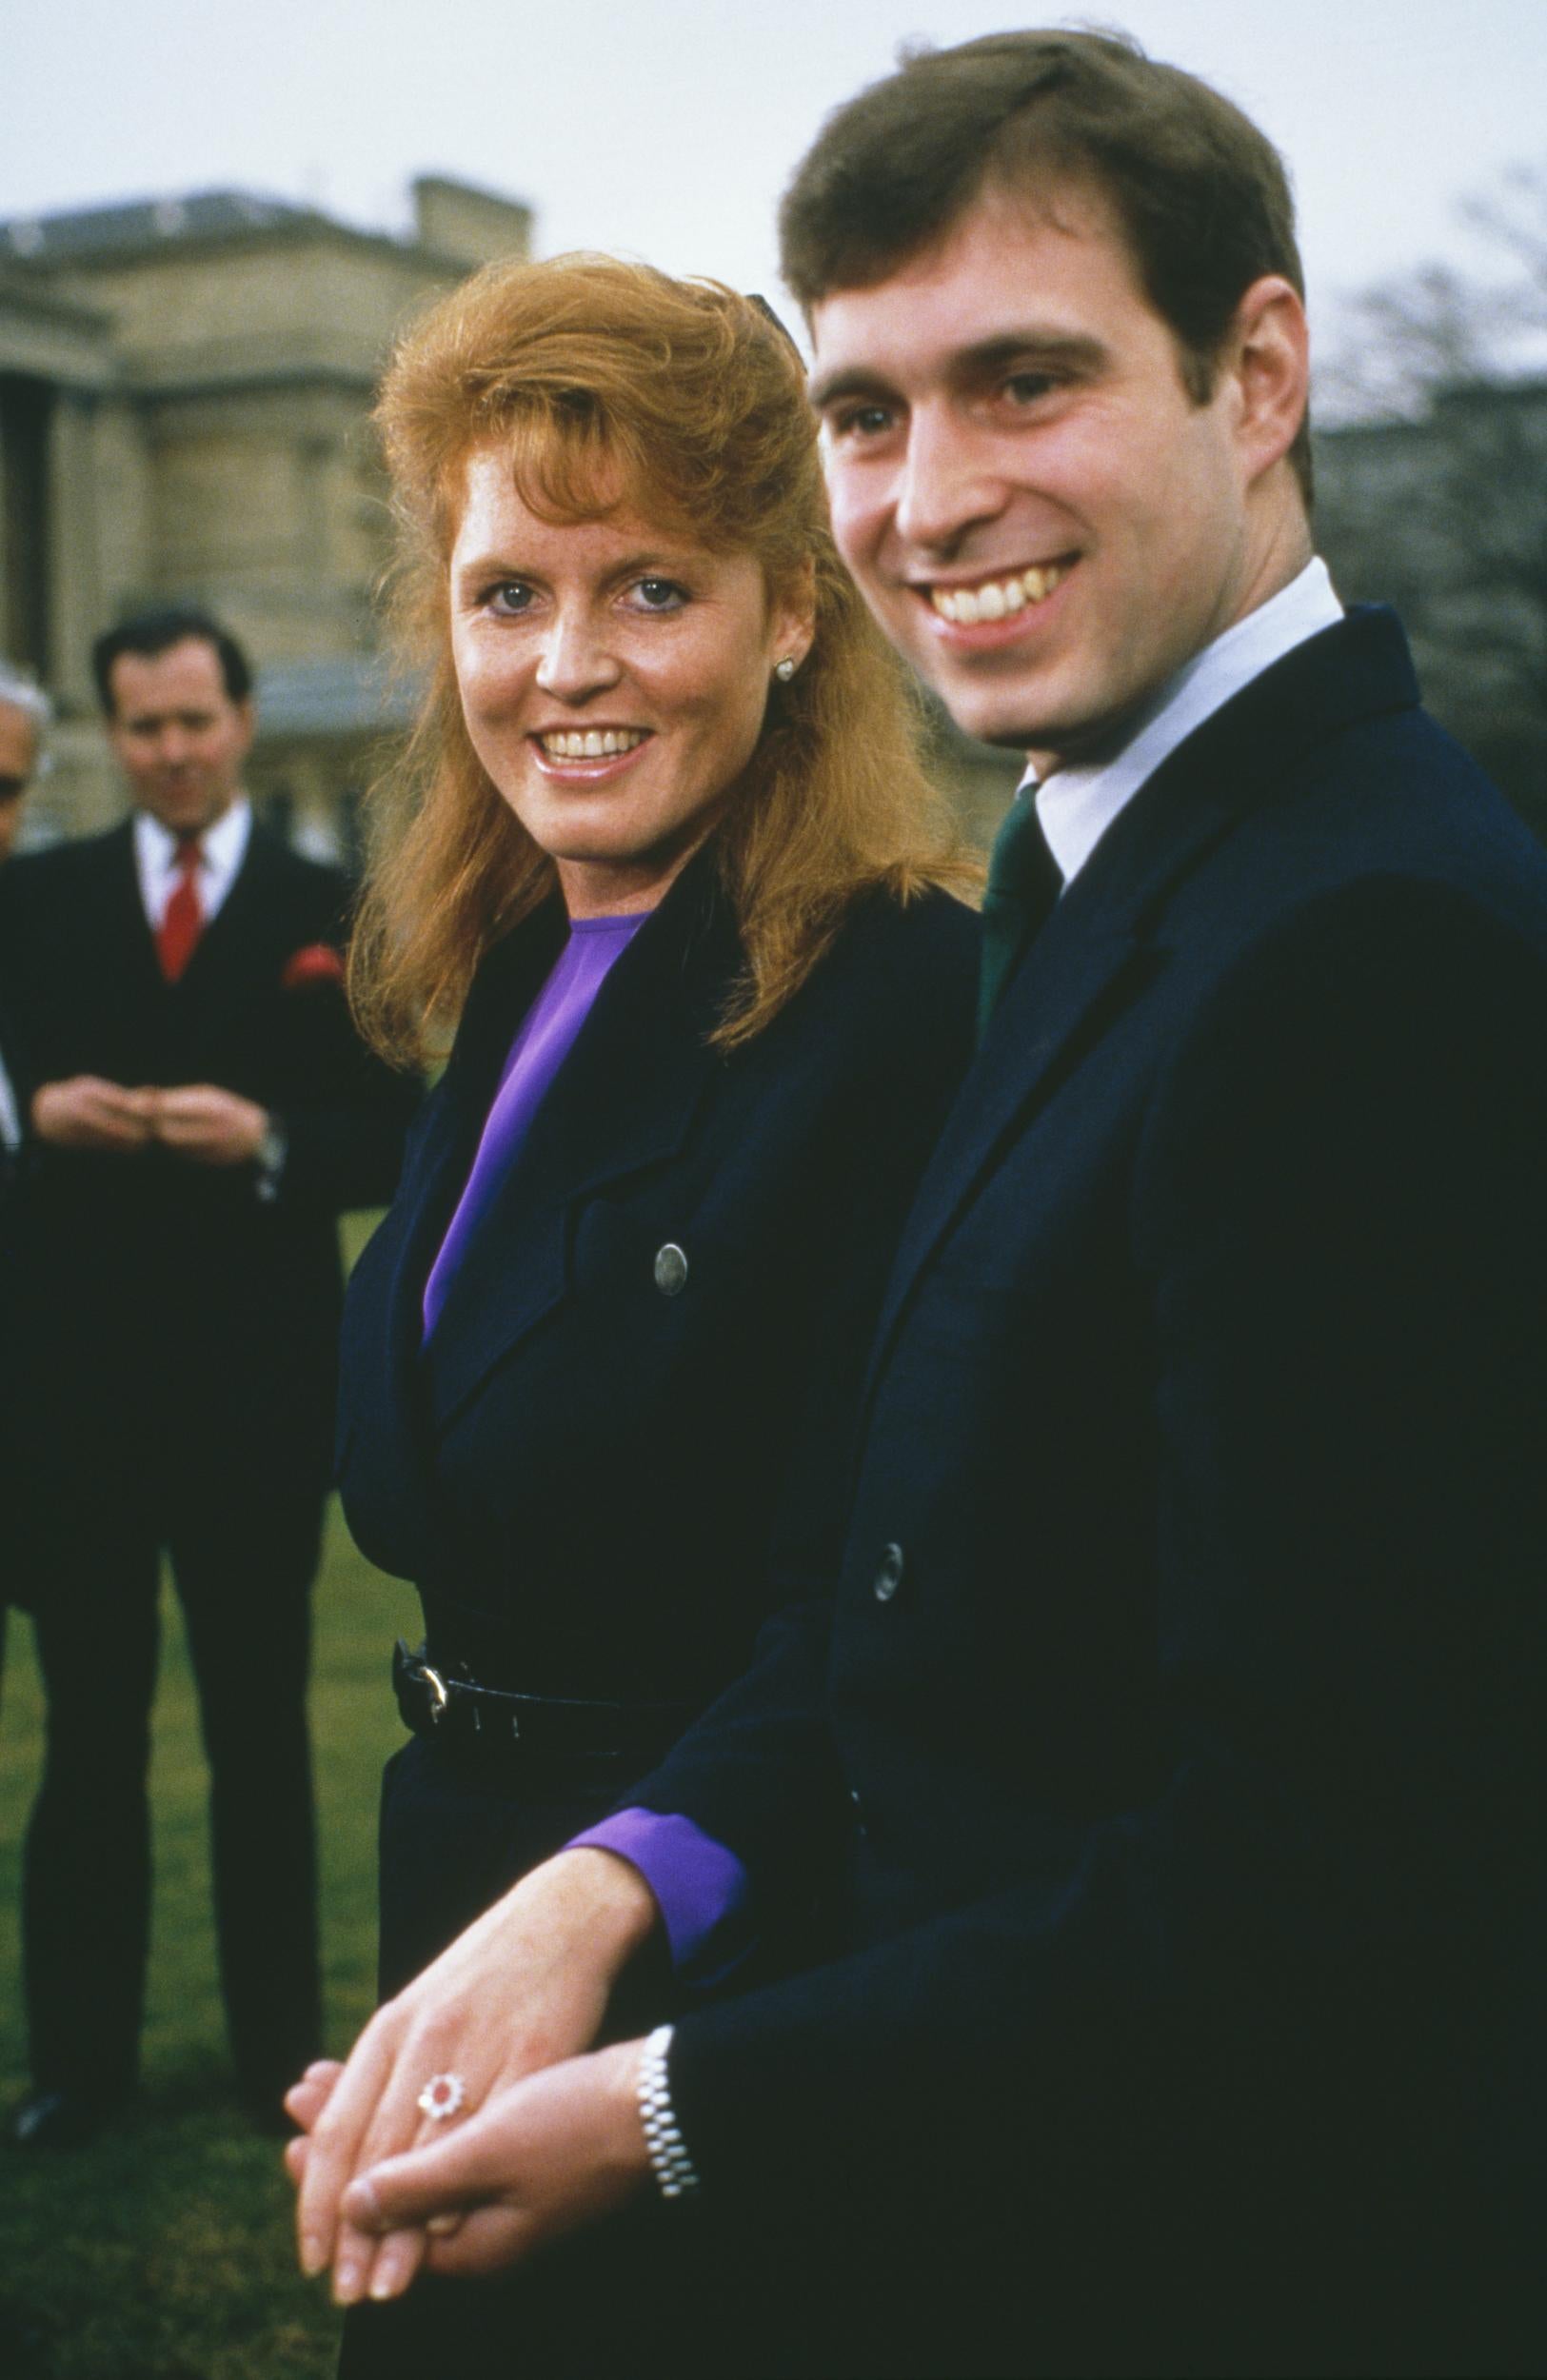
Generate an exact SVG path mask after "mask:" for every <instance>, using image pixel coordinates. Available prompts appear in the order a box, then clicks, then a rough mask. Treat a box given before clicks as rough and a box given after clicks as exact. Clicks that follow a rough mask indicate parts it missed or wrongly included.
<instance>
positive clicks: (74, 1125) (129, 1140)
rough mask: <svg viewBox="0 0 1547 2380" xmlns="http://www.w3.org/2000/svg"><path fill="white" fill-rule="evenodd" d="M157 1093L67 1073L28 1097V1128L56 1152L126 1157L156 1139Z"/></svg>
mask: <svg viewBox="0 0 1547 2380" xmlns="http://www.w3.org/2000/svg"><path fill="white" fill-rule="evenodd" d="M160 1097H161V1094H160V1093H159V1092H157V1091H130V1090H128V1089H126V1088H125V1086H124V1084H123V1083H121V1082H109V1081H105V1080H104V1078H103V1077H102V1076H101V1075H95V1074H77V1075H70V1076H69V1077H68V1079H67V1080H66V1081H62V1082H45V1083H43V1084H42V1085H41V1086H40V1088H39V1089H38V1090H37V1091H36V1092H35V1093H34V1094H33V1098H32V1129H33V1131H34V1132H35V1133H36V1134H37V1136H38V1139H39V1140H47V1141H48V1142H49V1143H50V1146H51V1147H53V1148H56V1149H96V1150H100V1151H110V1152H113V1153H115V1154H117V1155H120V1156H129V1155H132V1154H133V1153H135V1152H136V1151H138V1150H140V1149H143V1148H146V1147H147V1146H149V1142H150V1141H151V1140H154V1139H155V1137H156V1135H155V1110H156V1104H157V1101H158V1100H159V1099H160Z"/></svg>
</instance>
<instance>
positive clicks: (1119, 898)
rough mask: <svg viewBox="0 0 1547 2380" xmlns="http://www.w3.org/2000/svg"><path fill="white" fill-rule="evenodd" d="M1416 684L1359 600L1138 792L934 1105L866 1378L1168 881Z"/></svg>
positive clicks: (1142, 938) (1112, 1002) (1395, 637)
mask: <svg viewBox="0 0 1547 2380" xmlns="http://www.w3.org/2000/svg"><path fill="white" fill-rule="evenodd" d="M1418 699H1419V697H1418V682H1417V679H1416V678H1415V677H1414V674H1413V665H1412V662H1411V659H1410V657H1409V654H1408V649H1407V641H1406V639H1405V637H1404V636H1403V634H1402V631H1401V627H1400V625H1399V624H1398V620H1397V616H1396V614H1395V613H1394V612H1391V611H1388V610H1386V609H1385V608H1384V607H1383V606H1375V605H1363V606H1360V607H1359V608H1358V609H1357V610H1355V611H1352V612H1350V613H1349V614H1348V615H1347V617H1346V618H1345V619H1344V620H1342V621H1340V622H1339V623H1338V625H1336V626H1333V627H1329V628H1326V629H1324V630H1323V631H1322V632H1321V633H1320V634H1319V636H1314V637H1311V638H1310V639H1308V640H1307V642H1306V643H1304V644H1302V645H1296V646H1295V648H1294V649H1293V651H1291V652H1289V653H1286V654H1285V655H1284V657H1283V658H1282V660H1280V661H1279V662H1276V663H1274V664H1272V666H1271V667H1270V668H1268V669H1266V670H1264V671H1263V673H1262V675H1261V676H1260V677H1259V678H1256V679H1254V680H1253V681H1252V683H1251V684H1249V685H1247V686H1245V687H1243V688H1242V690H1241V691H1240V693H1239V694H1237V695H1235V696H1234V697H1233V698H1232V699H1231V701H1230V702H1228V703H1227V704H1224V705H1223V707H1222V708H1221V709H1220V710H1218V711H1216V712H1214V713H1213V715H1212V716H1211V717H1210V718H1209V719H1207V720H1205V721H1204V723H1203V724H1202V725H1201V726H1200V727H1199V728H1198V729H1197V730H1196V731H1195V732H1194V733H1193V734H1192V735H1191V736H1189V737H1188V738H1187V739H1186V741H1185V743H1183V744H1179V745H1178V747H1177V749H1176V750H1175V751H1174V752H1173V753H1171V754H1170V756H1169V757H1168V758H1167V759H1166V760H1165V761H1164V762H1163V763H1162V764H1161V765H1160V767H1159V768H1158V769H1157V770H1156V772H1155V774H1154V776H1153V777H1151V778H1150V779H1149V781H1148V782H1147V783H1145V784H1144V785H1143V786H1141V787H1140V791H1139V792H1138V793H1137V794H1135V796H1134V797H1133V800H1132V801H1131V802H1130V803H1128V805H1127V807H1126V808H1125V809H1124V810H1123V811H1122V812H1121V815H1120V816H1119V817H1118V818H1117V819H1116V820H1115V822H1114V823H1113V824H1112V826H1111V827H1110V828H1109V829H1108V831H1107V833H1106V834H1105V835H1103V836H1102V838H1101V842H1100V843H1098V844H1097V846H1096V849H1095V851H1094V852H1093V853H1092V855H1091V857H1090V859H1089V860H1088V861H1087V862H1086V863H1085V865H1084V866H1083V867H1082V868H1081V871H1080V873H1079V875H1078V876H1076V877H1075V879H1074V881H1073V883H1071V884H1070V885H1069V887H1068V889H1067V891H1066V892H1065V893H1064V895H1063V897H1062V899H1061V901H1060V902H1059V904H1058V907H1057V908H1056V909H1055V910H1054V912H1053V915H1052V917H1051V918H1050V919H1049V920H1048V922H1047V923H1046V925H1044V926H1043V928H1042V930H1041V933H1040V934H1039V935H1038V937H1037V940H1036V942H1034V943H1033V945H1032V947H1031V949H1030V950H1029V951H1028V952H1027V954H1026V957H1025V960H1024V962H1022V964H1021V967H1020V969H1019V970H1018V972H1017V974H1016V976H1015V977H1014V979H1013V980H1012V982H1011V983H1010V985H1009V987H1008V989H1007V991H1006V993H1005V996H1004V999H1003V1001H1002V1003H1001V1006H1000V1008H999V1010H998V1012H997V1014H996V1015H995V1017H994V1020H993V1022H992V1024H991V1025H990V1027H989V1030H988V1032H987V1034H986V1035H985V1037H984V1040H983V1043H982V1048H981V1050H980V1051H979V1053H978V1058H977V1061H976V1062H975V1063H974V1065H973V1066H972V1067H971V1069H970V1070H969V1072H968V1074H967V1077H966V1080H965V1081H964V1083H963V1084H962V1090H961V1092H960V1094H959V1095H958V1098H957V1101H956V1104H955V1106H954V1107H953V1108H952V1111H951V1114H950V1116H949V1117H948V1118H947V1120H946V1123H945V1128H944V1131H943V1133H942V1136H941V1139H940V1140H939V1142H938V1143H937V1145H936V1148H935V1152H934V1155H933V1157H932V1158H931V1160H930V1162H929V1165H928V1167H927V1169H926V1171H925V1174H924V1177H923V1180H922V1183H921V1184H920V1188H919V1193H918V1196H917V1198H916V1200H915V1201H914V1205H913V1209H912V1212H911V1214H910V1215H909V1218H908V1220H907V1222H906V1224H905V1226H904V1228H903V1232H902V1240H901V1242H900V1244H899V1247H898V1252H897V1258H896V1261H895V1263H894V1265H893V1268H892V1276H891V1280H890V1284H889V1286H888V1290H887V1294H886V1298H885V1300H884V1303H883V1309H882V1315H881V1319H880V1322H879V1325H878V1329H877V1335H876V1339H875V1342H874V1347H873V1350H872V1357H871V1364H870V1371H869V1384H870V1385H871V1386H873V1385H874V1382H875V1380H876V1378H878V1377H879V1374H880V1371H881V1367H882V1364H883V1361H884V1359H885V1354H886V1351H887V1349H888V1347H889V1345H890V1343H891V1339H892V1337H893V1335H894V1333H895V1330H896V1326H897V1323H898V1321H899V1320H900V1319H901V1316H902V1309H903V1307H904V1305H905V1304H906V1302H907V1299H908V1295H909V1292H910V1290H911V1288H912V1285H913V1283H914V1282H915V1281H916V1280H917V1279H918V1277H919V1273H920V1271H921V1269H922V1266H923V1265H924V1264H925V1263H926V1262H927V1260H928V1259H929V1257H930V1256H931V1254H932V1253H933V1251H934V1249H935V1248H936V1247H937V1246H938V1245H939V1243H940V1241H941V1240H942V1238H943V1236H944V1234H945V1233H946V1232H947V1231H948V1230H949V1228H950V1226H951V1224H952V1222H953V1221H954V1220H955V1218H956V1216H957V1215H958V1214H959V1213H960V1212H961V1210H962V1207H963V1206H964V1205H965V1203H966V1202H967V1200H969V1199H970V1198H971V1196H972V1195H973V1192H974V1190H975V1189H976V1187H977V1184H978V1183H979V1181H980V1180H982V1177H983V1175H984V1174H985V1173H986V1172H987V1170H988V1169H989V1168H990V1167H991V1166H992V1164H993V1163H994V1162H995V1160H996V1158H997V1156H998V1153H999V1152H1000V1150H1001V1149H1002V1147H1003V1145H1004V1143H1005V1141H1006V1140H1008V1139H1009V1138H1010V1136H1011V1135H1012V1134H1013V1133H1014V1132H1016V1131H1017V1130H1019V1129H1020V1127H1021V1124H1022V1122H1023V1121H1024V1119H1025V1117H1026V1116H1027V1115H1028V1114H1029V1113H1030V1112H1031V1110H1032V1109H1033V1108H1034V1107H1036V1106H1037V1105H1038V1104H1040V1103H1041V1101H1044V1100H1045V1099H1046V1098H1047V1097H1048V1096H1049V1095H1050V1093H1051V1091H1052V1089H1053V1088H1054V1087H1055V1085H1056V1083H1057V1082H1058V1081H1061V1080H1062V1078H1063V1076H1064V1075H1065V1074H1066V1073H1067V1072H1068V1070H1069V1069H1070V1068H1071V1067H1072V1066H1073V1065H1076V1064H1078V1063H1079V1061H1080V1060H1081V1057H1082V1056H1083V1054H1084V1053H1085V1051H1086V1050H1088V1049H1089V1047H1090V1046H1091V1045H1092V1043H1093V1041H1095V1040H1096V1039H1098V1038H1099V1037H1100V1035H1101V1034H1102V1033H1103V1032H1104V1031H1105V1030H1106V1029H1107V1027H1108V1025H1109V1024H1110V1023H1111V1022H1112V1021H1115V1019H1116V1017H1117V1016H1118V1015H1119V1014H1120V1013H1121V1009H1122V1008H1123V1007H1124V1006H1125V1005H1126V1003H1127V1002H1128V1001H1129V1000H1130V999H1131V998H1132V997H1133V996H1134V994H1135V993H1136V992H1137V991H1138V989H1139V988H1140V985H1141V984H1142V983H1143V982H1145V981H1147V980H1148V976H1149V973H1150V971H1151V969H1152V967H1153V966H1154V964H1155V963H1156V955H1155V953H1154V952H1153V949H1152V947H1151V942H1152V937H1153V935H1154V933H1155V930H1156V928H1157V926H1158V925H1159V924H1160V921H1161V919H1162V918H1163V916H1164V914H1165V911H1166V909H1167V907H1168V906H1169V903H1170V902H1171V900H1172V899H1173V897H1174V895H1175V893H1176V892H1177V890H1178V888H1179V886H1180V884H1181V883H1183V882H1184V881H1185V879H1186V878H1187V877H1188V876H1190V875H1191V874H1192V873H1193V871H1194V870H1195V869H1196V868H1197V867H1198V866H1199V865H1200V863H1202V861H1203V860H1204V859H1205V858H1206V857H1207V855H1208V854H1209V852H1211V851H1212V850H1213V849H1214V848H1215V847H1216V845H1218V844H1219V843H1221V842H1222V841H1223V840H1224V838H1225V837H1226V836H1228V835H1229V834H1230V833H1231V832H1232V831H1233V829H1234V828H1235V827H1236V826H1237V824H1239V823H1240V820H1241V819H1242V818H1244V817H1246V816H1248V815H1249V814H1250V813H1251V812H1253V811H1254V810H1257V809H1259V808H1262V807H1264V806H1266V805H1267V804H1268V803H1273V802H1276V801H1279V800H1282V799H1283V798H1285V796H1286V795H1287V794H1289V793H1291V792H1292V791H1293V788H1294V785H1295V783H1296V782H1297V780H1298V776H1299V768H1300V764H1301V763H1302V762H1303V760H1304V758H1305V756H1306V755H1307V753H1308V752H1310V751H1311V750H1312V749H1313V747H1314V746H1315V745H1316V744H1319V743H1320V742H1322V741H1323V740H1324V739H1325V738H1326V737H1328V736H1329V735H1334V734H1337V733H1339V731H1341V730H1342V729H1344V728H1346V727H1348V726H1351V725H1353V724H1356V723H1357V722H1359V721H1360V720H1364V719H1372V718H1377V717H1379V716H1380V715H1381V714H1383V713H1387V712H1391V711H1398V710H1404V709H1410V708H1412V707H1414V706H1415V705H1416V704H1418Z"/></svg>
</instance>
